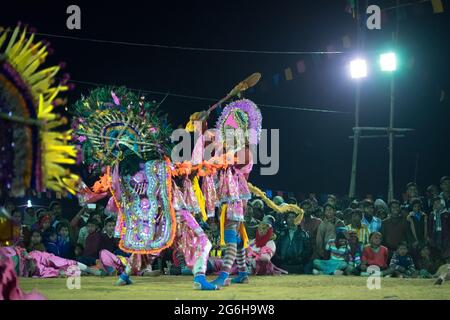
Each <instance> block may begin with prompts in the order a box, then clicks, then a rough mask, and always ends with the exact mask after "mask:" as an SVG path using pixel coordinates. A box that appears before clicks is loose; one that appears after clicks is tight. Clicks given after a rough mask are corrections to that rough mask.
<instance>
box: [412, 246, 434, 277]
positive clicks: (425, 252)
mask: <svg viewBox="0 0 450 320" xmlns="http://www.w3.org/2000/svg"><path fill="white" fill-rule="evenodd" d="M438 266H439V265H438V264H437V262H436V260H435V259H434V258H433V256H432V255H431V251H430V247H429V246H428V245H423V246H422V247H421V248H420V250H419V257H418V259H417V271H418V276H419V277H420V278H426V279H430V278H432V277H433V275H434V274H435V273H436V271H437V269H438Z"/></svg>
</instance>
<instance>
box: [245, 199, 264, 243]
mask: <svg viewBox="0 0 450 320" xmlns="http://www.w3.org/2000/svg"><path fill="white" fill-rule="evenodd" d="M256 201H258V200H255V201H254V202H252V203H250V204H249V205H248V206H247V214H246V215H245V222H244V224H245V230H246V231H247V236H248V238H249V239H255V236H256V228H258V224H259V221H260V220H258V219H256V218H255V212H256V211H257V209H256V208H255V207H254V206H253V203H255V202H256ZM261 219H262V217H261Z"/></svg>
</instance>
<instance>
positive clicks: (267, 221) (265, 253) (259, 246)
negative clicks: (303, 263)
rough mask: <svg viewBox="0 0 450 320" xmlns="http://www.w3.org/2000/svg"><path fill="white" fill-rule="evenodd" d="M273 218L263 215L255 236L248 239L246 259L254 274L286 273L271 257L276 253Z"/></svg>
mask: <svg viewBox="0 0 450 320" xmlns="http://www.w3.org/2000/svg"><path fill="white" fill-rule="evenodd" d="M274 223H275V218H274V217H272V216H265V217H264V219H263V220H262V221H261V222H260V223H259V225H258V229H257V230H256V238H255V239H254V240H252V241H250V243H249V246H248V249H247V261H248V264H249V265H250V269H251V273H252V274H254V275H276V274H278V275H279V274H282V273H284V274H287V272H286V271H284V270H282V269H280V268H277V267H276V266H275V265H274V264H273V263H272V262H271V259H272V257H273V256H274V255H275V253H276V245H275V241H274V240H275V238H276V236H275V234H274V233H273V224H274Z"/></svg>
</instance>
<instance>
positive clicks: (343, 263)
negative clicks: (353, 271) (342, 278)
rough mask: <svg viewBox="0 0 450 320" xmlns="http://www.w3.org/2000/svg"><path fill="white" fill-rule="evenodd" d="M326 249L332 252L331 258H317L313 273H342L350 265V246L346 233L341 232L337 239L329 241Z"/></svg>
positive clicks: (314, 262)
mask: <svg viewBox="0 0 450 320" xmlns="http://www.w3.org/2000/svg"><path fill="white" fill-rule="evenodd" d="M325 250H326V251H328V252H329V253H330V259H329V260H319V259H315V260H314V261H313V266H314V269H313V274H328V275H333V274H334V275H342V274H344V270H345V269H346V268H347V266H348V263H347V261H348V259H349V252H350V248H349V246H348V243H347V238H346V237H345V235H344V233H342V232H339V233H338V234H337V236H336V239H331V240H329V241H328V243H327V245H326V247H325Z"/></svg>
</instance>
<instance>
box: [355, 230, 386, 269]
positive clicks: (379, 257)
mask: <svg viewBox="0 0 450 320" xmlns="http://www.w3.org/2000/svg"><path fill="white" fill-rule="evenodd" d="M382 238H383V236H382V234H381V233H380V232H372V233H371V234H370V235H369V245H368V246H366V247H365V248H364V250H363V254H362V258H361V271H362V272H361V276H369V275H370V273H371V272H373V271H374V270H375V269H379V270H378V271H380V273H381V275H382V276H388V275H391V274H392V271H393V270H392V269H391V268H389V267H388V255H389V251H388V248H386V247H385V246H382V245H381V241H382Z"/></svg>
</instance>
